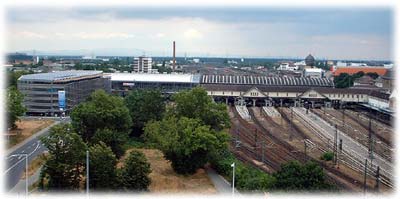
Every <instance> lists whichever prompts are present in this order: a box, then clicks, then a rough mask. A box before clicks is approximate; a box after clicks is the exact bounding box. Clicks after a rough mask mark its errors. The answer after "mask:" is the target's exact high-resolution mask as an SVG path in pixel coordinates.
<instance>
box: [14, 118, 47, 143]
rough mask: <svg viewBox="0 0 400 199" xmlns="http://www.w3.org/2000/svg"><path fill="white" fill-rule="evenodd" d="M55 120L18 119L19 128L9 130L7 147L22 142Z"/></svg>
mask: <svg viewBox="0 0 400 199" xmlns="http://www.w3.org/2000/svg"><path fill="white" fill-rule="evenodd" d="M53 123H54V121H53V120H21V121H17V122H16V125H17V128H16V129H13V130H10V131H8V132H7V133H8V134H9V138H8V140H7V149H9V148H11V147H13V146H15V145H17V144H18V143H21V142H22V141H24V140H25V139H27V138H29V137H30V136H32V135H33V134H35V133H37V132H39V131H40V130H42V129H44V128H46V127H48V126H50V125H51V124H53Z"/></svg>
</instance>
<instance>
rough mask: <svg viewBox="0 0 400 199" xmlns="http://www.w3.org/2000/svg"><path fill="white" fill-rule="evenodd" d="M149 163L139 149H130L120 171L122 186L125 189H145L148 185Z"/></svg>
mask: <svg viewBox="0 0 400 199" xmlns="http://www.w3.org/2000/svg"><path fill="white" fill-rule="evenodd" d="M150 173H151V169H150V164H149V163H148V162H147V159H146V157H145V156H144V154H143V153H141V152H139V151H132V152H131V153H130V154H129V156H128V158H127V159H126V161H125V164H124V167H123V168H122V171H121V173H120V179H121V181H122V186H123V187H124V188H125V189H126V190H127V191H147V190H148V187H149V185H150V182H151V180H150V178H149V174H150Z"/></svg>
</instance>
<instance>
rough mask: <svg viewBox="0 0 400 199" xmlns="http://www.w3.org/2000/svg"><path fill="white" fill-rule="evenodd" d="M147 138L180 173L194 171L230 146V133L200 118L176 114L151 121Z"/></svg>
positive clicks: (147, 130) (148, 125)
mask: <svg viewBox="0 0 400 199" xmlns="http://www.w3.org/2000/svg"><path fill="white" fill-rule="evenodd" d="M143 136H144V139H145V140H146V141H148V142H151V143H155V144H156V146H157V147H158V148H159V149H160V150H161V151H162V152H163V153H164V156H165V157H166V159H168V160H170V161H171V163H172V168H173V169H174V170H175V171H176V172H177V173H180V174H191V173H194V172H195V171H196V170H197V169H198V168H200V167H202V166H203V165H204V164H205V163H207V161H208V160H210V158H211V155H212V154H213V153H215V152H216V151H218V150H221V149H224V148H226V147H227V140H228V135H227V134H226V133H224V132H217V131H215V130H213V129H210V127H209V126H208V125H204V124H202V122H201V121H200V120H199V119H193V118H187V117H181V118H179V119H178V118H176V117H175V116H171V117H167V118H164V119H163V120H161V121H152V122H149V123H148V124H147V125H146V127H145V130H144V135H143Z"/></svg>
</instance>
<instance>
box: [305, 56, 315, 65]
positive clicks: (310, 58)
mask: <svg viewBox="0 0 400 199" xmlns="http://www.w3.org/2000/svg"><path fill="white" fill-rule="evenodd" d="M304 61H305V62H306V65H307V66H315V58H314V57H313V56H312V55H311V54H309V55H308V56H307V57H306V58H305V59H304Z"/></svg>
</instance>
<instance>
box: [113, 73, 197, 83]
mask: <svg viewBox="0 0 400 199" xmlns="http://www.w3.org/2000/svg"><path fill="white" fill-rule="evenodd" d="M107 75H110V76H111V81H113V82H114V81H117V82H169V83H200V75H199V74H151V73H107Z"/></svg>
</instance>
